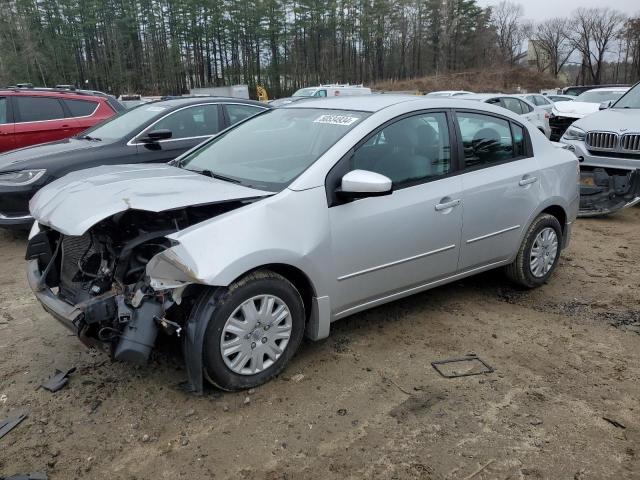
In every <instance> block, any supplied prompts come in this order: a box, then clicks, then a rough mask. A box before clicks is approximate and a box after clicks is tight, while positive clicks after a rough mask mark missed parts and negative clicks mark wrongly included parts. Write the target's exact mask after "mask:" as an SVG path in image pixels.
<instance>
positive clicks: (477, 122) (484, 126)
mask: <svg viewBox="0 0 640 480" xmlns="http://www.w3.org/2000/svg"><path fill="white" fill-rule="evenodd" d="M456 119H457V122H458V125H459V127H460V133H461V134H462V144H463V147H464V160H465V166H466V168H474V167H483V166H490V165H492V164H495V163H500V162H503V161H505V160H510V159H512V158H515V157H516V156H518V154H517V153H516V148H517V147H515V148H514V142H513V139H512V138H511V128H510V125H509V122H508V121H506V120H503V119H501V118H496V117H492V116H489V115H483V114H479V113H468V112H459V113H457V114H456Z"/></svg>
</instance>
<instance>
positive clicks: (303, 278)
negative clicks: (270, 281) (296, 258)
mask: <svg viewBox="0 0 640 480" xmlns="http://www.w3.org/2000/svg"><path fill="white" fill-rule="evenodd" d="M255 270H271V271H272V272H275V273H277V274H278V275H282V276H283V277H284V278H286V279H287V280H289V281H290V282H291V283H292V284H293V286H294V287H296V289H297V290H298V292H300V296H301V297H302V302H303V304H304V312H305V316H306V317H307V320H309V317H310V316H311V308H312V302H313V297H314V295H315V290H314V288H313V284H312V283H311V280H309V277H307V275H306V274H305V273H304V272H303V271H302V270H300V269H299V268H296V267H293V266H291V265H287V264H284V263H272V264H268V265H261V266H260V267H257V268H254V269H253V270H252V271H255ZM247 273H250V272H247ZM245 275H246V274H245ZM243 276H244V275H243Z"/></svg>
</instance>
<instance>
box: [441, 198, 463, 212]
mask: <svg viewBox="0 0 640 480" xmlns="http://www.w3.org/2000/svg"><path fill="white" fill-rule="evenodd" d="M442 200H446V201H445V202H443V201H442ZM442 200H440V201H441V202H442V203H437V204H436V212H441V211H442V210H448V209H450V208H453V207H457V206H458V205H460V203H461V202H462V200H460V199H459V198H457V199H455V200H449V199H448V198H443V199H442Z"/></svg>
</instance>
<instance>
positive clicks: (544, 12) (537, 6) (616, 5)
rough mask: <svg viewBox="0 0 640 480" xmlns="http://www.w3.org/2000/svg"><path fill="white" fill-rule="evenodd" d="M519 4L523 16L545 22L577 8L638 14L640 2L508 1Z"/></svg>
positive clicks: (486, 1) (485, 1) (484, 1)
mask: <svg viewBox="0 0 640 480" xmlns="http://www.w3.org/2000/svg"><path fill="white" fill-rule="evenodd" d="M510 1H512V2H513V3H519V4H521V5H522V6H523V7H524V16H525V17H526V18H527V19H529V20H535V21H540V20H546V19H547V18H552V17H568V16H570V15H571V12H572V11H574V10H575V9H577V8H580V7H585V8H591V7H603V6H607V7H610V8H613V9H616V10H620V11H621V12H623V13H626V14H627V15H634V14H637V13H640V2H638V0H607V1H606V2H603V1H602V0H510ZM478 3H479V4H480V5H482V6H484V7H486V6H488V5H496V4H497V3H500V0H479V1H478Z"/></svg>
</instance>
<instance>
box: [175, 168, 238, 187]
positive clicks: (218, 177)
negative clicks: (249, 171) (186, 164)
mask: <svg viewBox="0 0 640 480" xmlns="http://www.w3.org/2000/svg"><path fill="white" fill-rule="evenodd" d="M185 170H189V169H188V168H187V169H185ZM192 172H196V173H199V174H200V175H205V176H207V177H210V178H215V179H216V180H224V181H225V182H231V183H238V184H240V183H242V182H241V181H240V180H238V179H237V178H232V177H225V176H224V175H220V174H219V173H214V172H212V171H211V170H206V169H205V170H192Z"/></svg>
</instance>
